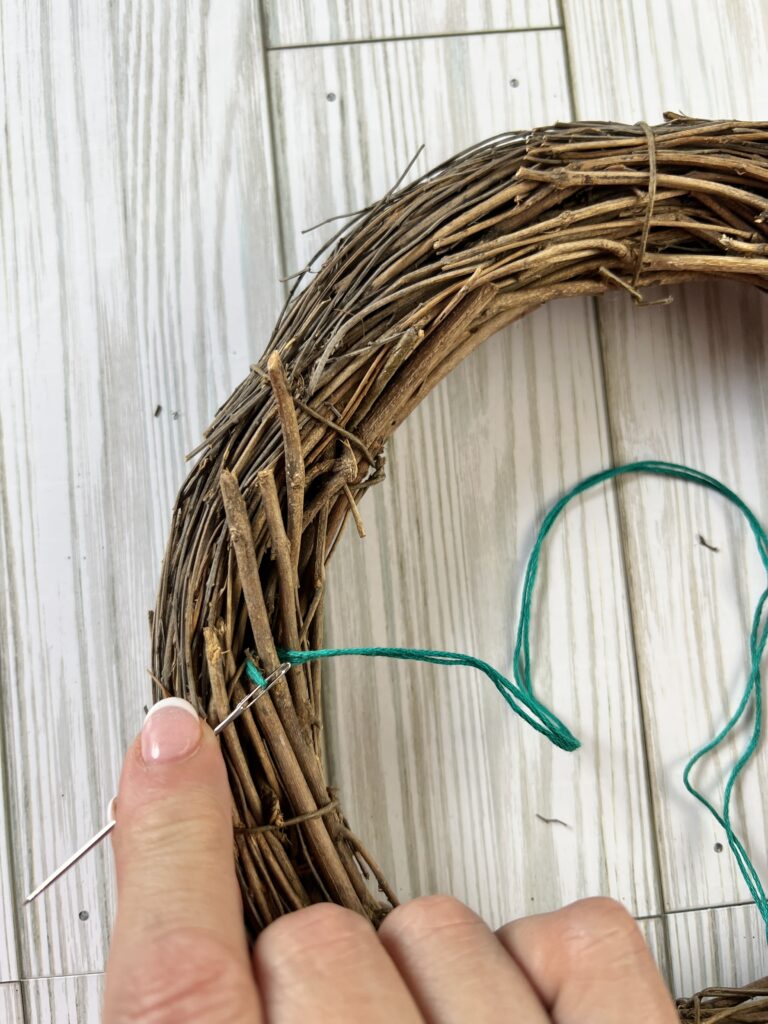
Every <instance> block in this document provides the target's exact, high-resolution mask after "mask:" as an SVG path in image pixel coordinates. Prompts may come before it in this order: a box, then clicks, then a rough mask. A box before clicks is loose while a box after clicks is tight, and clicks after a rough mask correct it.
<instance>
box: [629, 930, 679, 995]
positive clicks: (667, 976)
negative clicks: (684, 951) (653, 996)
mask: <svg viewBox="0 0 768 1024" xmlns="http://www.w3.org/2000/svg"><path fill="white" fill-rule="evenodd" d="M637 926H638V928H639V929H640V931H641V933H642V936H643V938H644V939H645V941H646V944H647V946H648V948H649V949H650V951H651V955H652V956H653V959H654V960H655V961H656V965H657V967H658V968H659V970H660V971H661V974H662V977H663V978H664V980H665V981H666V982H667V984H669V983H670V980H671V973H672V972H671V965H670V959H669V936H668V933H667V928H666V921H665V920H664V918H663V917H646V918H643V919H641V920H640V921H638V922H637ZM690 994H691V993H690V992H686V993H685V995H690Z"/></svg>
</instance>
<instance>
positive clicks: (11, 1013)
mask: <svg viewBox="0 0 768 1024" xmlns="http://www.w3.org/2000/svg"><path fill="white" fill-rule="evenodd" d="M54 1019H55V1018H54ZM0 1020H2V1021H4V1022H5V1024H26V1021H25V1020H24V1004H23V1003H22V999H21V983H20V982H18V981H11V982H4V983H2V982H0ZM56 1024H58V1021H56Z"/></svg>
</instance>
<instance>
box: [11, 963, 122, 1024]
mask: <svg viewBox="0 0 768 1024" xmlns="http://www.w3.org/2000/svg"><path fill="white" fill-rule="evenodd" d="M22 987H23V998H24V1011H25V1016H24V1018H23V1020H24V1022H25V1024H37V1022H38V1021H45V1022H46V1024H48V1022H49V1021H50V1024H91V1022H92V1024H96V1022H97V1021H100V1020H101V1000H102V996H103V994H104V975H103V974H84V975H76V976H70V977H61V978H34V979H33V980H31V981H24V982H22ZM21 1021H22V1018H21V1017H20V1018H19V1024H21Z"/></svg>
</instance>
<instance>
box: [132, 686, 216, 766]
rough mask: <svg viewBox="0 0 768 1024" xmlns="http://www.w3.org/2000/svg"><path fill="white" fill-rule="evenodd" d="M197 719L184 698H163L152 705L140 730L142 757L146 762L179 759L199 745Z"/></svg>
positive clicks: (164, 762)
mask: <svg viewBox="0 0 768 1024" xmlns="http://www.w3.org/2000/svg"><path fill="white" fill-rule="evenodd" d="M201 735H202V733H201V729H200V719H199V717H198V714H197V712H196V711H195V709H194V708H193V707H192V705H191V704H189V703H187V701H185V700H182V699H181V698H180V697H166V698H165V700H160V701H158V702H157V704H153V705H152V707H151V708H150V709H149V712H148V713H147V717H146V718H145V719H144V726H143V728H142V730H141V756H142V757H143V758H144V762H145V763H146V764H166V763H167V762H169V761H182V760H183V759H184V758H185V757H189V755H190V754H192V753H194V752H195V750H197V748H198V746H199V745H200V737H201Z"/></svg>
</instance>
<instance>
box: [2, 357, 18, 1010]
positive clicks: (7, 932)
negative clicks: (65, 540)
mask: <svg viewBox="0 0 768 1024" xmlns="http://www.w3.org/2000/svg"><path fill="white" fill-rule="evenodd" d="M0 362H1V361H0ZM1 434H2V425H1V424H0V436H1ZM5 519H6V516H5V514H3V516H2V522H3V523H4V522H5ZM7 561H8V553H7V551H6V549H5V530H4V529H3V528H2V526H0V573H1V575H2V578H3V579H7V569H6V566H7ZM8 596H9V595H8V593H7V590H6V588H5V587H2V588H0V621H2V622H7V621H8V617H9V615H10V608H9V602H8ZM4 654H5V652H4V651H3V649H2V648H0V679H4V678H7V668H6V665H5V658H4ZM1 692H2V686H1V685H0V707H1V706H2V697H1ZM13 835H14V828H13V824H12V821H11V808H10V806H9V800H8V786H7V777H6V762H5V740H4V736H3V731H2V729H0V985H2V983H3V982H6V981H12V980H13V979H15V978H18V977H19V956H18V936H17V929H16V909H17V907H18V893H16V892H15V891H14V879H13V870H12V865H13V843H12V836H13ZM0 992H2V989H0ZM5 998H8V992H7V991H6V992H5ZM2 1005H3V1003H2V998H0V1006H2ZM2 1019H5V1018H2Z"/></svg>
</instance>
